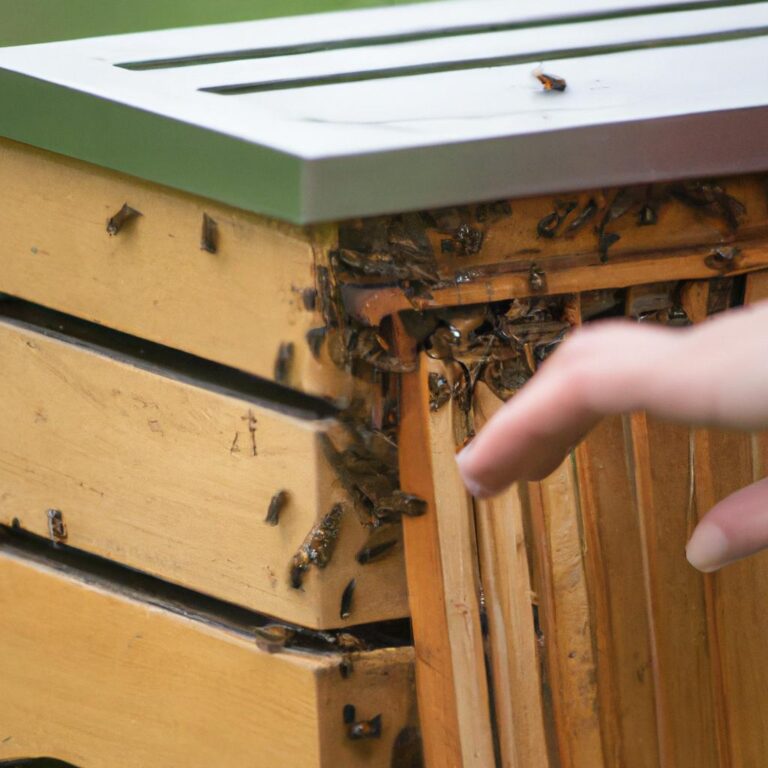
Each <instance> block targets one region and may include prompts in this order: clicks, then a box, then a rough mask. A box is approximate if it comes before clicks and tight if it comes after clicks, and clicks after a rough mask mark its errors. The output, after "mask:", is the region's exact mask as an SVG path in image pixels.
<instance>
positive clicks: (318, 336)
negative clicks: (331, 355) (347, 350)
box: [306, 325, 328, 360]
mask: <svg viewBox="0 0 768 768" xmlns="http://www.w3.org/2000/svg"><path fill="white" fill-rule="evenodd" d="M327 332H328V330H327V328H326V327H325V326H324V325H321V326H320V327H319V328H310V329H309V330H308V331H307V336H306V338H307V344H309V351H310V352H311V353H312V357H314V358H315V360H317V359H319V357H320V350H321V349H322V346H323V342H324V341H325V336H326V334H327Z"/></svg>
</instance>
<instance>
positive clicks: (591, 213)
mask: <svg viewBox="0 0 768 768" xmlns="http://www.w3.org/2000/svg"><path fill="white" fill-rule="evenodd" d="M596 213H597V203H596V202H595V201H594V199H593V198H590V199H589V202H588V203H587V204H586V205H585V206H584V208H583V209H582V211H581V213H579V215H578V216H576V218H575V219H574V220H573V221H572V222H571V223H570V224H569V225H568V226H567V227H566V230H565V234H566V235H573V234H575V233H576V232H578V231H579V230H580V229H581V228H582V227H583V226H584V225H585V224H586V223H587V222H588V221H591V220H592V219H593V218H594V217H595V214H596Z"/></svg>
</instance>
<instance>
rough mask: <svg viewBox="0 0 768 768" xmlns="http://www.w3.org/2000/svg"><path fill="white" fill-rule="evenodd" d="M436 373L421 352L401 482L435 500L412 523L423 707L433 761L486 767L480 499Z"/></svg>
mask: <svg viewBox="0 0 768 768" xmlns="http://www.w3.org/2000/svg"><path fill="white" fill-rule="evenodd" d="M401 344H402V345H405V344H406V340H405V339H401ZM438 371H440V372H442V373H443V374H445V375H448V376H449V377H450V374H449V373H448V372H447V371H445V370H444V366H443V365H442V363H440V362H438V361H432V360H430V359H429V358H428V357H427V356H426V355H425V354H423V353H422V355H421V357H420V361H419V367H418V369H417V370H416V371H415V372H414V373H412V374H406V375H405V376H404V378H403V381H402V403H401V404H402V408H403V414H405V417H404V419H403V421H402V424H401V432H400V446H401V448H400V468H401V481H402V484H403V488H404V490H407V491H411V492H414V493H418V494H419V495H420V496H421V497H422V498H424V499H425V500H426V501H427V505H428V509H427V513H426V515H424V516H423V517H421V518H414V519H409V520H405V521H404V539H405V547H406V568H407V572H408V588H409V596H410V607H411V615H412V621H413V632H414V643H415V647H416V657H417V663H416V675H417V685H418V695H419V715H420V720H421V723H422V730H423V734H424V749H425V757H426V761H427V765H429V766H441V767H442V766H446V768H452V767H453V766H457V767H459V766H460V767H461V768H470V767H475V768H486V767H487V766H490V765H493V762H494V751H493V742H492V733H491V719H490V710H489V698H488V688H487V680H486V665H485V657H484V647H483V637H482V631H481V626H480V604H479V598H480V581H479V573H478V562H477V550H476V543H475V538H474V525H473V515H472V504H471V501H470V498H469V496H468V494H467V491H466V489H465V488H464V485H463V483H462V481H461V478H460V476H459V473H458V467H457V466H456V462H455V459H454V455H455V439H456V434H457V432H456V430H457V425H456V424H455V423H454V417H455V415H456V414H455V406H454V405H451V406H446V407H444V408H442V409H440V410H438V411H436V412H433V411H431V410H430V405H429V402H430V399H429V386H428V375H429V373H430V372H438Z"/></svg>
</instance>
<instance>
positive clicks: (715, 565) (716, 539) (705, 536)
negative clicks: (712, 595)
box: [685, 521, 733, 573]
mask: <svg viewBox="0 0 768 768" xmlns="http://www.w3.org/2000/svg"><path fill="white" fill-rule="evenodd" d="M685 556H686V558H687V559H688V562H689V563H690V564H691V565H692V566H693V567H694V568H696V569H697V570H699V571H701V572H702V573H712V572H713V571H716V570H718V569H719V568H722V567H723V566H724V565H726V564H727V563H728V562H730V561H731V560H732V559H733V554H732V553H731V547H730V542H729V540H728V537H727V536H726V535H725V533H724V532H723V529H722V528H721V527H720V526H719V525H717V524H715V523H711V522H707V521H704V522H702V523H699V525H698V526H697V527H696V530H695V531H694V532H693V536H691V539H690V541H689V542H688V545H687V546H686V548H685Z"/></svg>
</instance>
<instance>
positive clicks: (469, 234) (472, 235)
mask: <svg viewBox="0 0 768 768" xmlns="http://www.w3.org/2000/svg"><path fill="white" fill-rule="evenodd" d="M484 238H485V235H484V234H483V233H482V232H481V231H480V230H479V229H475V228H474V227H470V226H469V224H461V225H460V226H459V227H458V229H457V230H456V232H455V233H454V235H453V239H454V242H456V244H457V245H458V246H459V250H460V252H461V253H462V254H463V255H464V256H474V255H475V254H476V253H479V252H480V249H481V248H482V247H483V239H484Z"/></svg>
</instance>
